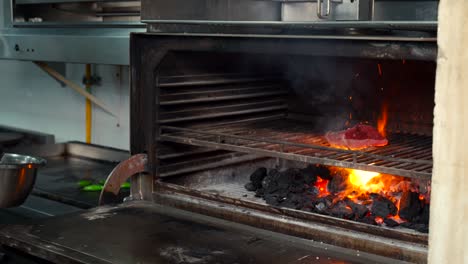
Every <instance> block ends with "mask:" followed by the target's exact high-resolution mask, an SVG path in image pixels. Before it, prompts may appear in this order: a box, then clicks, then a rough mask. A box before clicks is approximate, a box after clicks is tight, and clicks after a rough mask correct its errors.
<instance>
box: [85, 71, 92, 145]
mask: <svg viewBox="0 0 468 264" xmlns="http://www.w3.org/2000/svg"><path fill="white" fill-rule="evenodd" d="M85 75H86V91H87V92H88V93H90V92H91V64H86V70H85ZM92 111H93V109H92V105H91V101H90V100H89V99H86V143H88V144H90V143H91V128H92V126H91V124H92V121H93V119H92V113H93V112H92Z"/></svg>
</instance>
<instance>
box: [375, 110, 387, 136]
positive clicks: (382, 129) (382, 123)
mask: <svg viewBox="0 0 468 264" xmlns="http://www.w3.org/2000/svg"><path fill="white" fill-rule="evenodd" d="M387 119H388V107H387V104H383V105H382V112H381V114H380V117H379V120H378V121H377V131H379V133H380V135H382V136H383V137H387V131H386V128H387Z"/></svg>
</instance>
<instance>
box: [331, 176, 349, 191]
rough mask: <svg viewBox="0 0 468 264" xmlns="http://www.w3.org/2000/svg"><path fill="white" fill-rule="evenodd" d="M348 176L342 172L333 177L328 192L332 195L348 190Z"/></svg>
mask: <svg viewBox="0 0 468 264" xmlns="http://www.w3.org/2000/svg"><path fill="white" fill-rule="evenodd" d="M347 180H348V175H345V174H342V173H341V172H338V173H336V174H335V175H333V178H332V179H331V180H330V181H329V182H328V186H327V188H328V190H329V191H330V192H332V193H339V192H341V191H343V190H345V189H346V185H347Z"/></svg>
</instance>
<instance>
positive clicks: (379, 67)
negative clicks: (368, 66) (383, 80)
mask: <svg viewBox="0 0 468 264" xmlns="http://www.w3.org/2000/svg"><path fill="white" fill-rule="evenodd" d="M377 69H378V70H379V76H382V65H380V63H378V64H377Z"/></svg>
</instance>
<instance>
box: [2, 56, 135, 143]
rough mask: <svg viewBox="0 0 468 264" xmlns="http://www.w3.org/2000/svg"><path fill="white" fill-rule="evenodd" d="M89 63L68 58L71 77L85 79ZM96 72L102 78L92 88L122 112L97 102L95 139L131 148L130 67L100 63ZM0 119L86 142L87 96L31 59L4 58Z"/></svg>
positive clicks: (95, 68)
mask: <svg viewBox="0 0 468 264" xmlns="http://www.w3.org/2000/svg"><path fill="white" fill-rule="evenodd" d="M84 69H85V66H84V65H82V64H67V66H66V77H67V78H68V79H70V80H72V81H74V82H75V83H78V84H80V85H82V78H83V76H84ZM93 73H96V74H98V75H99V76H100V77H101V79H102V84H101V86H96V87H93V88H92V89H93V90H92V93H93V94H94V95H95V96H96V97H98V98H99V99H100V100H101V101H103V102H104V103H105V104H106V105H107V106H109V107H110V108H112V109H114V111H115V112H117V114H118V116H119V118H114V117H112V116H110V115H109V114H107V113H105V112H103V111H102V110H101V109H99V108H98V107H97V106H93V124H92V125H93V130H92V143H94V144H98V145H105V146H111V147H116V148H121V149H129V139H130V137H129V94H130V92H129V70H128V67H124V66H110V65H97V66H93ZM82 86H84V85H82ZM0 124H2V125H8V126H13V127H18V128H23V129H30V130H35V131H40V132H45V133H50V134H54V135H55V137H56V141H57V142H64V141H70V140H78V141H83V142H84V141H85V99H84V97H82V96H81V95H79V94H78V93H76V92H75V91H73V90H72V89H70V88H69V87H62V86H61V85H60V84H59V83H58V82H57V81H55V80H54V79H52V78H51V77H49V76H48V75H47V74H46V73H45V72H43V71H42V70H41V69H39V68H38V67H37V66H36V65H34V64H33V63H32V62H20V61H6V60H0Z"/></svg>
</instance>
